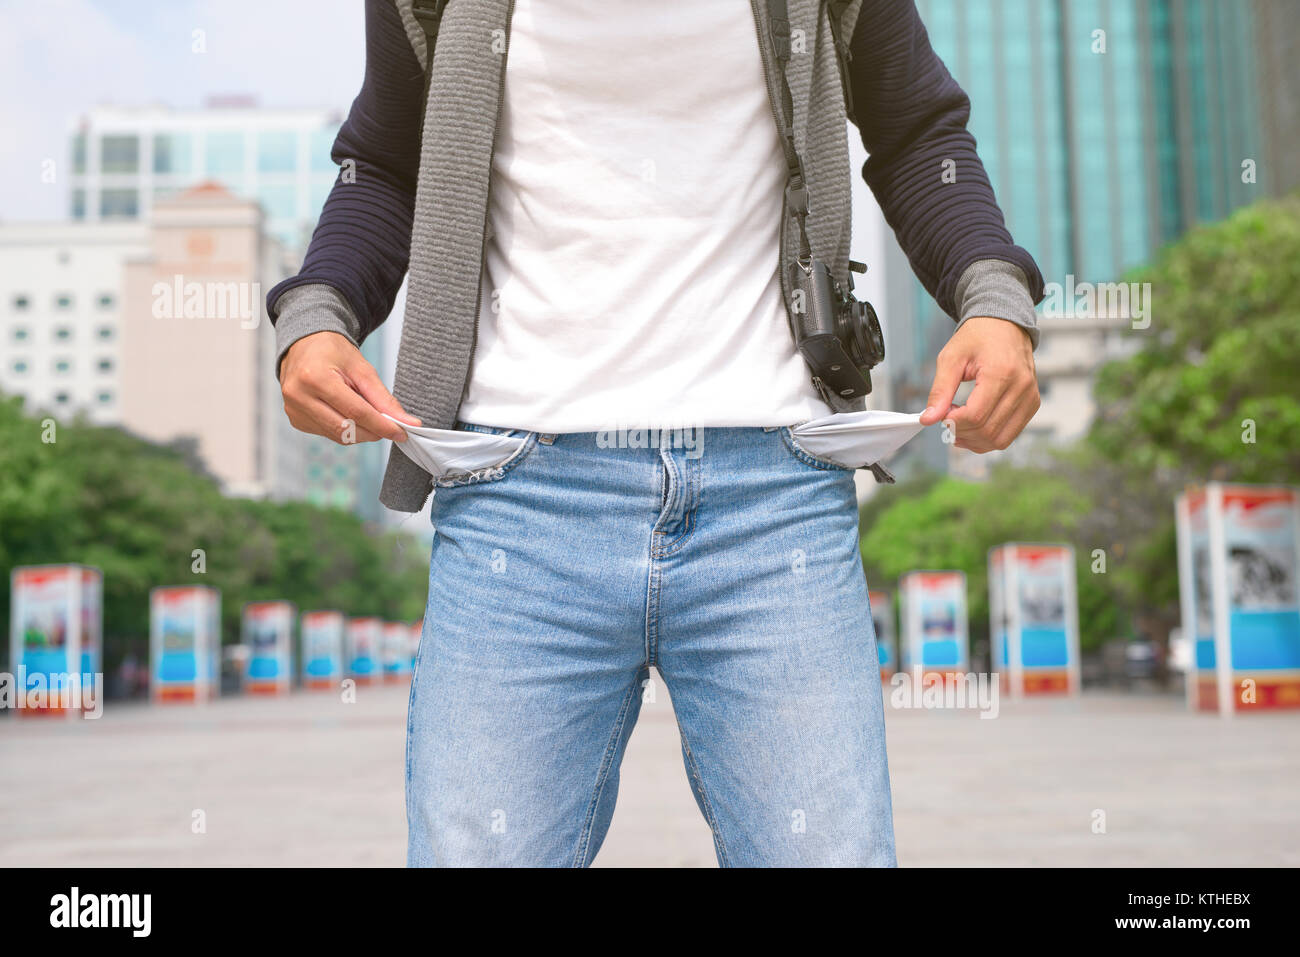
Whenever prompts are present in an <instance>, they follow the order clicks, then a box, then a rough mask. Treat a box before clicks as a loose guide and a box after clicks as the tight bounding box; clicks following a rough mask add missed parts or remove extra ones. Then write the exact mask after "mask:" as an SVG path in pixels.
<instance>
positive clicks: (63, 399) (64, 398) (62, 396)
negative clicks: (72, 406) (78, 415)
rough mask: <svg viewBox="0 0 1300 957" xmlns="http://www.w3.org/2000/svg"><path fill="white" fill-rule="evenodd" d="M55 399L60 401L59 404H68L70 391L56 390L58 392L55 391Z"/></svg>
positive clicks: (57, 401)
mask: <svg viewBox="0 0 1300 957" xmlns="http://www.w3.org/2000/svg"><path fill="white" fill-rule="evenodd" d="M54 401H55V402H56V403H58V404H59V405H67V404H68V393H66V392H56V393H54Z"/></svg>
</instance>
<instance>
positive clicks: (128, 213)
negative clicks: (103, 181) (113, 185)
mask: <svg viewBox="0 0 1300 957" xmlns="http://www.w3.org/2000/svg"><path fill="white" fill-rule="evenodd" d="M139 214H140V193H139V191H138V190H134V189H106V190H103V191H102V192H100V194H99V216H100V218H101V219H135V218H136V217H137V216H138V215H139Z"/></svg>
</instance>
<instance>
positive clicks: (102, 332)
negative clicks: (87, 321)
mask: <svg viewBox="0 0 1300 957" xmlns="http://www.w3.org/2000/svg"><path fill="white" fill-rule="evenodd" d="M95 334H96V335H97V336H99V338H100V339H103V340H104V341H106V342H107V341H108V340H110V339H112V338H113V327H112V326H100V327H99V328H98V329H96V330H95Z"/></svg>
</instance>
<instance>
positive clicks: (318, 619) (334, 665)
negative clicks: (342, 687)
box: [301, 611, 345, 691]
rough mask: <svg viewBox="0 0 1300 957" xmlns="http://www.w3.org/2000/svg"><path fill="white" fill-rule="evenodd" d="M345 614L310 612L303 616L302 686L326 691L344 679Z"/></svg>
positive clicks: (337, 612)
mask: <svg viewBox="0 0 1300 957" xmlns="http://www.w3.org/2000/svg"><path fill="white" fill-rule="evenodd" d="M344 621H345V619H344V617H343V613H342V612H339V611H308V612H304V613H303V616H302V627H301V640H302V686H303V687H304V688H310V689H313V690H317V691H326V690H329V689H331V688H335V687H337V686H338V683H339V681H340V679H342V677H343V628H344Z"/></svg>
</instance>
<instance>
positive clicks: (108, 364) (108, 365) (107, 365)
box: [95, 359, 113, 372]
mask: <svg viewBox="0 0 1300 957" xmlns="http://www.w3.org/2000/svg"><path fill="white" fill-rule="evenodd" d="M95 368H96V369H98V370H99V371H100V372H112V371H113V360H112V359H100V360H99V361H98V362H96V363H95Z"/></svg>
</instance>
